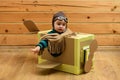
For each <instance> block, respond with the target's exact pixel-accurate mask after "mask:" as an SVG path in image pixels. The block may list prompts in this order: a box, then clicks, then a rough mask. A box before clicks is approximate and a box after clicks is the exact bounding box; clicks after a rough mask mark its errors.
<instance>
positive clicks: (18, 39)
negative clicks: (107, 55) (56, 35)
mask: <svg viewBox="0 0 120 80" xmlns="http://www.w3.org/2000/svg"><path fill="white" fill-rule="evenodd" d="M96 40H97V42H98V45H104V46H107V45H111V46H113V45H114V46H115V45H116V46H119V45H120V35H119V34H111V35H110V34H108V35H107V34H104V35H103V34H98V35H96ZM38 42H39V41H38V38H37V34H0V45H24V46H25V45H26V46H27V45H29V46H30V45H36V44H37V43H38Z"/></svg>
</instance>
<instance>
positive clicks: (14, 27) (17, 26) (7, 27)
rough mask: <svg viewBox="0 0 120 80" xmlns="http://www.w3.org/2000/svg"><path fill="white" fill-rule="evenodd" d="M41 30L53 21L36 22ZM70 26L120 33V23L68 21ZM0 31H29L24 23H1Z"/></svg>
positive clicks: (48, 27)
mask: <svg viewBox="0 0 120 80" xmlns="http://www.w3.org/2000/svg"><path fill="white" fill-rule="evenodd" d="M35 24H36V25H37V27H38V29H39V30H40V31H43V30H48V29H51V28H52V24H51V23H36V22H35ZM68 28H70V29H71V30H72V31H75V32H83V33H93V34H99V33H100V34H119V33H120V23H87V22H86V23H68ZM0 33H6V34H9V33H15V34H18V33H19V34H20V33H29V31H28V30H27V28H26V27H25V26H24V25H23V23H7V24H6V23H0Z"/></svg>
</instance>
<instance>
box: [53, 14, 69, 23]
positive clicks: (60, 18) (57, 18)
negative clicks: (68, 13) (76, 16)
mask: <svg viewBox="0 0 120 80" xmlns="http://www.w3.org/2000/svg"><path fill="white" fill-rule="evenodd" d="M54 20H55V21H56V20H64V21H65V22H66V23H67V22H68V19H67V17H63V16H59V17H56V18H55V19H54Z"/></svg>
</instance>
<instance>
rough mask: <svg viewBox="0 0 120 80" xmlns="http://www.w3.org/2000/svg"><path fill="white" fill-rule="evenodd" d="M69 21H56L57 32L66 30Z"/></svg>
mask: <svg viewBox="0 0 120 80" xmlns="http://www.w3.org/2000/svg"><path fill="white" fill-rule="evenodd" d="M66 26H67V23H66V22H65V21H64V20H56V21H55V22H54V29H55V30H56V31H57V32H60V33H61V32H64V31H65V30H66Z"/></svg>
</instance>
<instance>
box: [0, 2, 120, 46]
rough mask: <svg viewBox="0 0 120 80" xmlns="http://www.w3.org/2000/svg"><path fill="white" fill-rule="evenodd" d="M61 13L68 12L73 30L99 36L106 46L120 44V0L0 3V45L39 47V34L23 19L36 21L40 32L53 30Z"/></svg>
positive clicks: (98, 38)
mask: <svg viewBox="0 0 120 80" xmlns="http://www.w3.org/2000/svg"><path fill="white" fill-rule="evenodd" d="M57 11H64V12H65V14H66V15H67V17H68V19H69V24H68V26H69V28H70V29H72V30H73V31H76V32H85V33H93V34H95V35H96V39H97V41H98V44H99V45H102V46H119V45H120V1H119V0H61V1H60V0H52V1H51V0H0V45H18V46H21V45H22V46H23V45H24V46H31V45H35V44H36V43H37V42H38V41H37V34H32V33H30V32H29V31H28V30H27V29H26V27H25V26H24V25H23V20H33V21H34V22H35V23H36V25H37V26H38V28H39V29H40V30H47V29H51V19H52V15H53V14H54V13H55V12H57Z"/></svg>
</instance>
